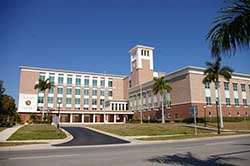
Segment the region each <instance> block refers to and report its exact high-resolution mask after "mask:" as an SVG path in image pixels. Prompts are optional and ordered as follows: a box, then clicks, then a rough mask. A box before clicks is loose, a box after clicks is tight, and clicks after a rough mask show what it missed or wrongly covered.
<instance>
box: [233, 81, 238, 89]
mask: <svg viewBox="0 0 250 166" xmlns="http://www.w3.org/2000/svg"><path fill="white" fill-rule="evenodd" d="M233 90H234V91H238V84H237V83H233Z"/></svg>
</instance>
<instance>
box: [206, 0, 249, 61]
mask: <svg viewBox="0 0 250 166" xmlns="http://www.w3.org/2000/svg"><path fill="white" fill-rule="evenodd" d="M228 2H230V3H231V5H230V6H228V7H226V8H222V9H220V10H219V11H218V12H219V13H220V16H218V17H216V18H215V20H214V21H213V27H212V28H211V29H210V31H209V32H208V34H207V38H206V39H207V40H209V45H210V47H211V53H212V56H213V57H217V56H220V54H221V53H226V54H228V53H233V54H234V53H235V51H236V50H237V49H242V48H243V49H245V48H249V46H250V0H236V1H228Z"/></svg>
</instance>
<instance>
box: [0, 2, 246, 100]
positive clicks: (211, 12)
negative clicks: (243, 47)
mask: <svg viewBox="0 0 250 166" xmlns="http://www.w3.org/2000/svg"><path fill="white" fill-rule="evenodd" d="M223 5H225V4H224V3H223V2H222V1H219V0H218V1H217V0H211V1H204V0H191V1H190V0H183V1H176V0H154V1H150V0H105V1H102V0H99V1H97V0H74V1H72V0H23V1H20V0H2V1H0V55H1V61H0V80H3V81H4V86H5V88H6V93H8V94H10V95H12V96H13V97H15V98H16V99H17V96H18V84H19V68H18V67H19V66H20V65H26V66H34V67H48V68H59V69H69V70H80V71H91V72H104V71H106V72H107V73H113V74H124V75H128V74H129V72H130V66H129V53H128V50H129V49H130V48H131V47H133V46H135V45H137V44H143V45H148V46H153V47H155V54H154V66H155V70H156V71H165V72H171V71H174V70H176V69H179V68H182V67H185V66H189V65H193V66H200V67H205V65H204V62H205V61H210V60H211V57H210V52H209V48H208V44H207V43H206V41H205V36H206V33H207V32H208V30H209V28H210V27H211V22H212V20H213V18H214V17H216V11H217V10H218V9H219V8H221V7H223ZM223 63H224V65H230V66H231V67H233V68H234V70H235V71H237V72H242V73H250V61H249V51H241V52H237V53H236V56H233V57H230V58H228V57H224V58H223Z"/></svg>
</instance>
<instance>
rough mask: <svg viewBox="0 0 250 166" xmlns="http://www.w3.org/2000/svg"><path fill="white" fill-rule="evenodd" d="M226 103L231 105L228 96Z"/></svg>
mask: <svg viewBox="0 0 250 166" xmlns="http://www.w3.org/2000/svg"><path fill="white" fill-rule="evenodd" d="M226 105H227V106H229V105H231V103H230V98H226Z"/></svg>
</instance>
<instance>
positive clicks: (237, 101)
mask: <svg viewBox="0 0 250 166" xmlns="http://www.w3.org/2000/svg"><path fill="white" fill-rule="evenodd" d="M234 103H235V105H236V106H239V105H240V103H239V99H238V98H235V99H234Z"/></svg>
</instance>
